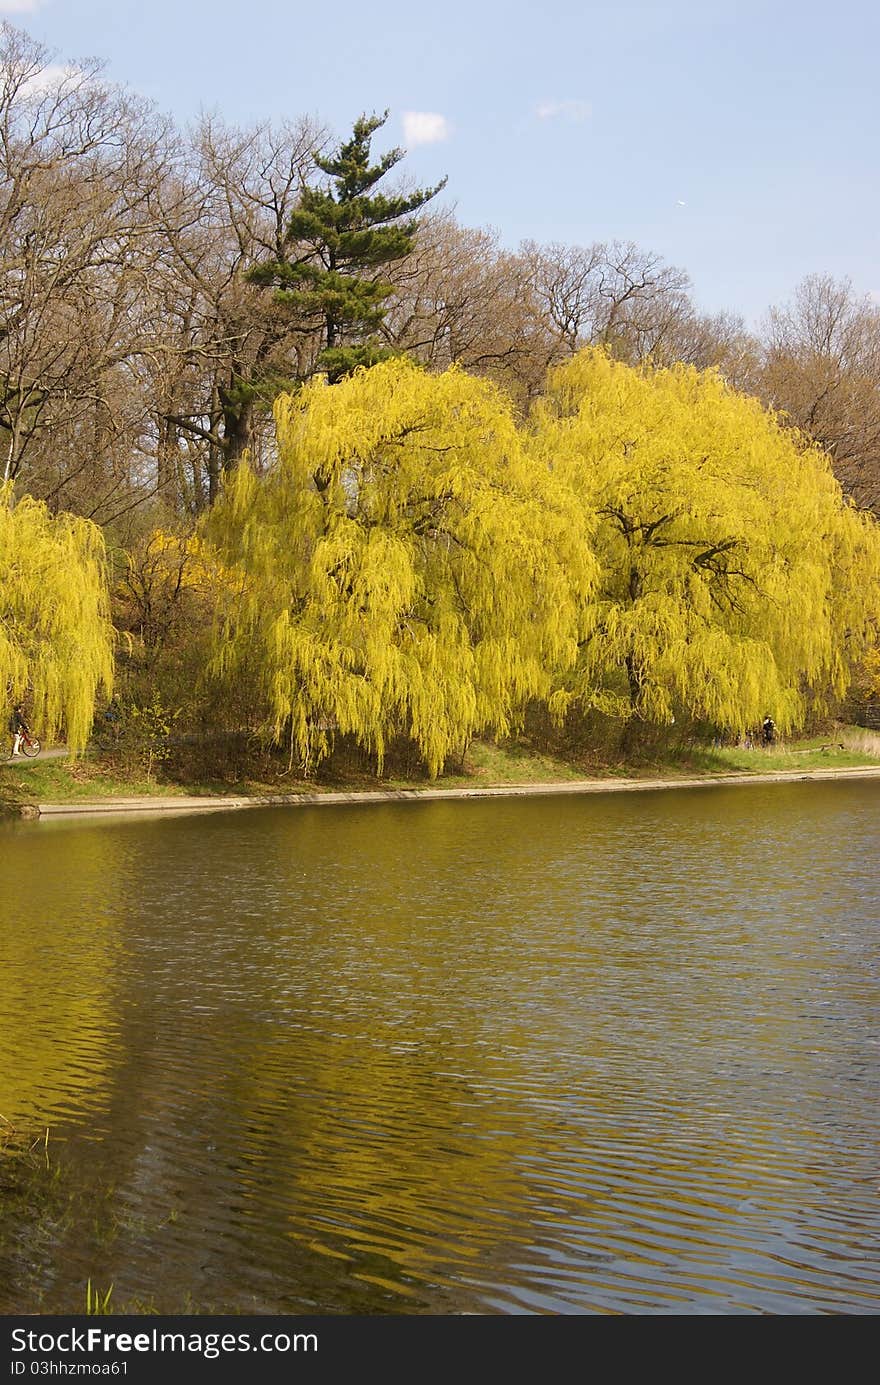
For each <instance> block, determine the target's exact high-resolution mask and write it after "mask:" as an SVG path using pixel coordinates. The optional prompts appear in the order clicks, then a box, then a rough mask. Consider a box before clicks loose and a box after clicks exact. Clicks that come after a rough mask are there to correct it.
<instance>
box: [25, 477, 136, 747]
mask: <svg viewBox="0 0 880 1385" xmlns="http://www.w3.org/2000/svg"><path fill="white" fill-rule="evenodd" d="M112 682H113V627H112V625H111V622H110V612H109V599H108V592H107V581H106V571H105V561H104V540H103V536H102V534H101V531H100V529H98V528H97V527H96V526H95V525H94V524H92V523H91V522H90V521H89V520H86V519H79V518H77V517H75V516H74V515H67V514H61V515H56V516H53V515H51V514H50V513H49V511H48V509H47V508H46V506H45V505H44V504H43V503H42V502H40V501H37V500H33V499H32V498H31V497H30V496H27V495H25V496H22V497H21V499H19V500H18V501H15V500H14V498H13V494H12V488H11V486H8V485H7V486H5V487H0V692H2V695H3V697H4V699H5V707H6V711H7V712H8V710H9V708H10V707H12V706H13V705H14V704H15V703H17V702H24V703H25V704H26V706H27V707H28V709H29V720H30V722H31V724H32V725H33V727H34V729H35V730H38V731H39V735H40V736H41V738H42V739H44V740H51V739H53V738H54V737H56V736H58V735H59V734H61V733H63V734H64V736H65V737H66V740H67V744H68V746H69V748H70V749H71V751H74V752H75V751H78V750H82V749H83V748H84V747H85V744H86V742H87V740H88V738H89V733H90V731H91V727H92V720H93V716H94V708H95V698H96V696H97V694H98V692H99V691H100V690H102V689H103V690H104V691H106V692H109V691H110V688H111V686H112Z"/></svg>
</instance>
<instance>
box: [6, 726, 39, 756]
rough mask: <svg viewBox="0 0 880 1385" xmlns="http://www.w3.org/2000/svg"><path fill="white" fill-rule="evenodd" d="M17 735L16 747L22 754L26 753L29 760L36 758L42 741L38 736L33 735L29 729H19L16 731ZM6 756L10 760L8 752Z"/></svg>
mask: <svg viewBox="0 0 880 1385" xmlns="http://www.w3.org/2000/svg"><path fill="white" fill-rule="evenodd" d="M18 737H19V740H18V748H19V750H20V751H21V753H22V755H26V756H27V758H28V759H29V760H34V759H36V757H37V756H38V755H39V753H40V751H41V750H42V749H43V743H42V741H41V740H40V738H39V736H33V735H31V733H30V731H25V730H21V731H19V733H18ZM7 758H8V759H10V760H11V759H12V758H13V756H12V754H11V753H10V754H9V756H8V757H7Z"/></svg>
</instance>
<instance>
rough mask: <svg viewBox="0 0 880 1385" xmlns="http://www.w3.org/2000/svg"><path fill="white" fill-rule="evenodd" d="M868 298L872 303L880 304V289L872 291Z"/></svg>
mask: <svg viewBox="0 0 880 1385" xmlns="http://www.w3.org/2000/svg"><path fill="white" fill-rule="evenodd" d="M868 297H869V298H870V300H871V302H872V303H878V304H880V289H871V292H870V293H869V294H868Z"/></svg>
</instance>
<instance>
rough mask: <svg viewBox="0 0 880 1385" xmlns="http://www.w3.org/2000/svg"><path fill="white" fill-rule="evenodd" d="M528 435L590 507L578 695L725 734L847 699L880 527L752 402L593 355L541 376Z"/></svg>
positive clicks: (879, 578)
mask: <svg viewBox="0 0 880 1385" xmlns="http://www.w3.org/2000/svg"><path fill="white" fill-rule="evenodd" d="M532 446H533V447H534V448H535V449H536V450H537V452H538V453H539V455H540V456H542V457H543V458H544V459H545V460H546V461H547V462H548V464H549V465H551V466H552V467H553V470H554V474H556V475H557V476H559V477H560V478H564V479H565V481H567V483H568V484H569V485H571V487H572V488H573V489H574V490H575V492H576V493H577V495H578V496H579V498H580V501H581V504H582V505H583V507H584V509H585V511H586V512H587V513H589V514H595V515H596V516H597V519H598V527H597V529H596V533H595V540H594V542H595V548H596V555H597V558H598V560H599V563H600V567H601V578H600V581H599V586H598V591H597V594H596V600H595V601H594V603H593V604H592V606H591V608H590V610H589V613H588V631H587V635H586V637H585V639H584V640H583V643H582V646H581V652H580V658H579V660H578V663H577V667H576V669H575V671H574V673H573V675H572V676H571V677H570V679H569V680H568V681H567V682H566V685H565V686H566V688H567V689H568V691H569V693H570V694H571V695H572V696H574V697H576V698H577V699H579V700H580V701H581V702H582V703H583V704H585V705H587V706H595V707H598V708H601V709H603V710H605V711H607V712H610V713H612V714H614V715H622V716H625V717H630V716H636V717H640V718H644V719H646V720H652V721H657V722H661V723H662V722H669V721H671V720H672V719H673V718H674V716H675V715H676V712H677V711H682V710H683V711H684V712H685V713H686V714H688V715H689V716H691V717H694V718H698V719H705V720H707V721H710V722H712V723H713V724H714V725H716V726H718V727H720V728H726V729H728V730H730V731H734V732H736V731H742V730H743V729H744V728H746V727H748V726H749V725H754V724H756V723H757V722H759V721H760V720H761V718H762V716H763V715H764V714H765V713H766V712H768V711H769V712H771V713H772V715H773V716H774V718H775V719H776V721H777V723H778V724H779V726H780V728H782V729H789V728H791V727H793V726H795V725H798V724H801V723H802V721H803V717H804V712H805V706H806V701H805V699H806V698H807V697H812V698H813V699H814V701H816V700H818V701H821V700H822V698H823V697H824V696H825V695H829V694H830V695H840V694H842V692H843V691H844V690H845V688H846V686H847V682H848V678H849V669H850V666H851V661H852V660H853V659H854V658H856V657H859V653H860V651H861V649H863V647H864V645H865V642H866V641H867V640H868V639H869V638H870V626H871V619H872V618H873V617H874V616H875V615H876V612H877V610H878V609H880V603H878V592H880V586H878V583H880V544H878V533H877V527H876V525H875V524H873V523H872V522H871V521H870V520H869V519H868V518H867V517H866V516H865V515H862V514H860V513H858V512H857V511H856V510H855V509H854V508H853V507H852V506H850V505H848V504H847V503H846V502H845V501H844V499H843V497H842V494H841V490H840V487H839V485H838V483H837V482H836V480H835V479H834V476H833V475H832V472H831V470H830V466H829V463H828V459H827V458H826V457H825V456H824V454H822V453H821V452H820V451H819V450H818V449H816V448H815V447H812V446H810V445H807V444H806V443H805V441H804V440H802V439H800V438H799V437H798V436H797V435H796V434H793V433H792V432H791V431H786V430H784V429H783V428H782V426H781V425H780V423H779V422H778V421H777V420H776V418H775V417H774V416H773V415H772V414H770V413H769V412H767V411H766V410H765V409H764V408H763V407H762V406H761V404H760V403H759V402H758V400H756V399H753V398H750V397H747V396H745V395H741V394H738V393H736V391H734V390H733V389H731V388H730V387H729V386H728V385H727V384H725V382H724V381H723V380H722V378H721V377H720V376H719V375H718V374H717V373H716V372H714V371H706V372H700V371H697V370H695V369H693V368H690V367H685V366H680V365H679V366H676V367H674V368H672V369H669V370H661V371H651V370H648V369H633V368H631V367H629V366H626V365H623V364H620V363H618V362H614V361H612V360H611V359H609V357H608V356H607V355H606V354H605V353H604V352H602V351H599V350H587V351H584V352H582V353H580V354H579V355H578V356H576V357H575V358H573V359H572V360H571V361H570V362H569V363H567V364H566V365H563V366H561V367H559V368H558V369H557V370H556V371H554V372H552V373H551V375H550V378H549V383H548V389H547V393H546V395H545V397H544V398H543V399H542V400H541V401H540V402H539V403H538V404H537V405H536V407H535V410H534V414H533V420H532Z"/></svg>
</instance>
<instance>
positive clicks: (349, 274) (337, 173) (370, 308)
mask: <svg viewBox="0 0 880 1385" xmlns="http://www.w3.org/2000/svg"><path fill="white" fill-rule="evenodd" d="M387 118H388V112H387V111H386V112H385V113H384V115H381V116H376V115H374V116H366V115H362V116H360V117H359V119H358V120H357V121H355V125H354V129H353V131H352V136H351V139H349V140H346V141H344V142H343V143H342V144H341V145H340V146H339V148H338V149H337V150H336V152H335V153H333V154H332V155H330V156H329V157H326V158H325V157H323V156H321V155H316V156H315V163H316V165H317V167H318V169H319V170H320V171H321V172H322V173H324V174H325V175H326V178H327V182H326V183H325V184H323V185H321V186H314V185H308V186H306V187H304V188H303V190H302V193H301V196H300V201H299V205H298V206H297V208H296V209H295V211H294V212H293V214H292V215H291V217H290V220H289V222H288V227H287V236H286V240H285V245H284V249H285V251H286V252H287V253H285V256H284V258H282V259H276V260H272V261H268V262H266V263H265V264H262V265H260V266H258V267H257V268H256V269H254V270H253V271H252V274H251V277H252V279H253V280H254V281H255V282H257V283H260V284H273V285H274V286H275V287H276V289H277V299H278V302H279V303H280V304H281V305H282V306H284V307H286V308H288V309H289V310H291V311H294V312H295V313H296V314H297V315H298V316H299V318H300V320H301V321H302V322H303V324H304V325H305V326H309V325H311V326H312V327H314V326H316V325H317V326H318V328H319V329H320V330H321V331H322V333H323V336H324V349H323V350H322V352H321V354H320V356H319V357H318V364H319V366H320V368H321V369H323V370H325V371H326V372H327V376H328V378H329V380H330V381H331V383H332V382H335V381H337V380H339V379H341V378H342V376H343V375H345V374H347V373H349V372H350V371H352V370H354V368H355V367H356V366H359V365H372V364H375V363H376V362H377V361H379V360H381V359H383V358H384V357H385V356H387V355H388V354H389V351H388V349H387V347H385V346H383V344H382V343H381V342H380V341H378V340H377V339H376V333H377V331H378V328H379V327H380V326H381V324H382V321H383V318H384V316H385V311H386V300H387V299H388V298H389V296H390V294H391V292H392V285H391V284H390V283H388V282H386V281H385V280H384V279H383V278H381V277H380V271H381V270H382V269H383V267H385V266H387V265H389V264H391V263H393V262H394V261H395V260H401V259H404V258H405V257H406V256H407V255H409V254H410V252H411V251H412V249H413V247H414V245H415V239H416V233H417V231H418V220H417V218H416V216H415V213H416V212H417V211H419V209H420V208H421V207H423V206H424V205H425V203H426V202H429V201H430V200H431V198H432V197H435V196H436V195H437V193H438V192H440V190H441V189H442V188H443V187H444V186H445V182H446V180H445V179H444V180H443V181H442V182H440V183H438V184H437V186H436V187H433V188H419V189H416V190H415V191H413V192H400V193H384V192H378V191H375V190H374V189H375V188H376V187H377V185H378V183H380V182H381V180H382V179H383V178H384V177H385V176H386V174H387V173H389V172H390V171H391V169H392V168H394V167H395V165H396V164H398V163H399V162H400V160H401V159H402V158H403V150H402V149H392V150H390V151H389V152H388V153H386V154H384V155H382V157H381V158H380V159H379V160H378V162H377V163H371V162H370V158H371V155H370V144H371V141H372V137H373V135H374V134H375V133H376V131H377V130H378V129H380V128H381V126H382V125H384V124H385V121H386V120H387Z"/></svg>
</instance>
